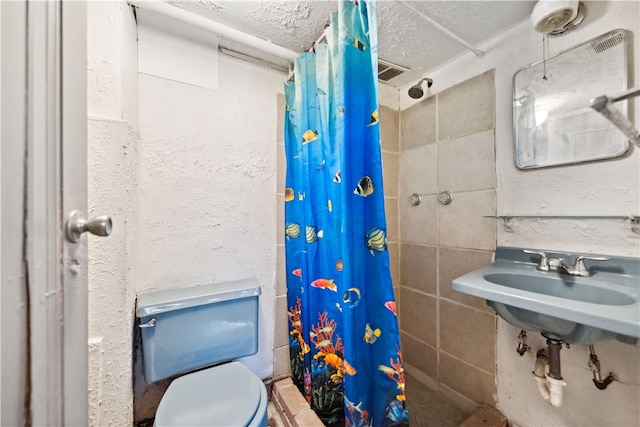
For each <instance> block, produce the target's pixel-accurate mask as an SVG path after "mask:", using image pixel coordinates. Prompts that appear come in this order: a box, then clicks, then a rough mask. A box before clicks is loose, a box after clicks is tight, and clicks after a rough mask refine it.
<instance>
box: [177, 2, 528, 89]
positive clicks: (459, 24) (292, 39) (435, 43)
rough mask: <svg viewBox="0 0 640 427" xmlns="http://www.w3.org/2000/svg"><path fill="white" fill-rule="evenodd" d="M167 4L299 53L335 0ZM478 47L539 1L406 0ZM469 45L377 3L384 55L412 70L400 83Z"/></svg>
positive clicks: (394, 5) (406, 12) (399, 8)
mask: <svg viewBox="0 0 640 427" xmlns="http://www.w3.org/2000/svg"><path fill="white" fill-rule="evenodd" d="M169 3H171V4H173V5H175V6H178V7H180V8H183V9H186V10H188V11H190V12H193V13H196V14H198V15H200V16H202V17H205V18H208V19H211V20H213V21H216V22H219V23H221V24H224V25H227V26H229V27H232V28H235V29H237V30H241V31H243V32H245V33H248V34H251V35H254V36H257V37H259V38H262V39H265V40H269V41H272V42H273V43H276V44H278V45H281V46H283V47H286V48H288V49H291V50H293V51H296V52H301V51H304V50H307V49H309V48H310V47H311V45H312V43H313V42H314V41H315V40H317V39H318V37H320V35H321V34H322V30H323V28H324V27H325V25H326V23H327V20H328V17H329V13H330V12H331V11H334V10H336V9H337V2H336V1H318V0H315V1H308V0H304V1H302V0H257V1H237V0H199V1H169ZM405 3H408V4H409V5H410V6H412V7H413V8H415V9H416V10H418V11H419V12H420V13H421V14H424V15H426V16H427V17H428V18H431V19H432V20H434V21H436V22H437V23H438V24H440V25H442V26H443V27H445V28H446V29H448V30H449V31H451V32H452V33H454V34H455V35H457V36H458V37H460V38H461V39H463V40H464V41H466V42H467V43H469V44H470V45H472V46H474V47H476V46H478V44H480V43H482V42H483V41H485V40H487V39H489V38H491V37H492V36H493V35H495V34H496V33H498V32H500V31H502V30H504V29H505V28H508V27H510V26H511V25H513V24H515V23H516V22H519V21H521V20H522V19H525V18H526V17H528V16H529V15H530V13H531V10H532V9H533V6H534V5H535V1H504V0H502V1H493V0H482V1H460V0H449V1H407V2H405ZM465 51H467V49H466V48H465V47H464V46H463V45H461V44H460V43H459V42H457V41H455V40H454V39H453V38H451V37H450V36H448V35H446V34H445V33H443V32H442V31H441V30H439V29H438V28H437V27H436V26H433V25H432V24H430V23H429V22H428V21H427V20H425V19H424V18H423V17H421V16H419V15H418V14H416V13H414V12H413V11H411V10H408V9H407V8H406V7H404V6H403V5H402V4H400V3H399V2H396V1H384V0H381V1H378V54H379V57H380V59H383V60H385V61H388V62H391V63H394V64H398V65H401V66H403V67H406V68H409V69H410V70H412V71H411V72H410V73H406V74H404V75H401V76H399V77H397V78H395V79H393V80H391V81H390V83H391V84H393V85H394V86H401V85H403V84H406V83H408V82H410V81H411V80H413V79H416V78H417V77H419V76H421V75H422V74H423V73H426V72H427V71H429V70H432V69H433V68H435V67H437V66H438V65H440V64H442V63H444V62H445V61H447V60H449V59H451V58H453V57H455V56H457V55H459V54H461V53H463V52H465Z"/></svg>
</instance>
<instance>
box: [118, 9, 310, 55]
mask: <svg viewBox="0 0 640 427" xmlns="http://www.w3.org/2000/svg"><path fill="white" fill-rule="evenodd" d="M128 3H129V4H130V5H131V6H135V7H138V8H140V9H146V10H150V11H152V12H156V13H159V14H161V15H164V16H167V17H169V18H173V19H176V20H178V21H181V22H185V23H187V24H190V25H193V26H194V27H198V28H201V29H203V30H207V31H211V32H212V33H215V34H217V35H219V36H220V37H222V38H225V39H228V40H231V41H235V42H238V43H242V44H244V45H247V46H250V47H253V48H255V49H258V50H261V51H263V52H265V53H267V54H270V55H273V56H276V57H278V58H282V59H285V60H287V61H289V62H293V60H294V59H295V58H296V57H297V56H298V53H297V52H294V51H293V50H290V49H287V48H285V47H282V46H280V45H277V44H275V43H272V42H270V41H268V40H264V39H261V38H259V37H256V36H252V35H251V34H247V33H245V32H243V31H240V30H236V29H235V28H231V27H227V26H226V25H223V24H220V23H218V22H215V21H211V20H210V19H207V18H203V17H202V16H199V15H196V14H195V13H191V12H188V11H186V10H184V9H180V8H179V7H176V6H172V5H170V4H169V3H165V2H161V1H148V0H147V1H144V0H129V1H128Z"/></svg>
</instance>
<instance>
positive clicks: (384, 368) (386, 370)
mask: <svg viewBox="0 0 640 427" xmlns="http://www.w3.org/2000/svg"><path fill="white" fill-rule="evenodd" d="M378 370H380V371H382V372H384V373H385V374H387V375H395V374H397V373H398V372H396V370H395V369H393V368H390V367H388V366H385V365H378Z"/></svg>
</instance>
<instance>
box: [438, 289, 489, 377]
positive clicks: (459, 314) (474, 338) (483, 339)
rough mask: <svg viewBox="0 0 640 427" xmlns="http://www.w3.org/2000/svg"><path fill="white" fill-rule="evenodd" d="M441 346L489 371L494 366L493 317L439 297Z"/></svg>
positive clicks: (448, 351)
mask: <svg viewBox="0 0 640 427" xmlns="http://www.w3.org/2000/svg"><path fill="white" fill-rule="evenodd" d="M440 325H441V333H440V349H441V350H443V351H446V352H447V353H449V354H452V355H454V356H456V357H457V358H459V359H461V360H464V361H465V362H467V363H470V364H472V365H474V366H477V367H479V368H481V369H483V370H485V371H488V372H495V365H496V316H495V315H492V314H488V313H486V312H484V311H480V310H476V309H473V308H469V307H466V306H464V305H460V304H456V303H453V302H449V301H447V300H443V299H441V300H440Z"/></svg>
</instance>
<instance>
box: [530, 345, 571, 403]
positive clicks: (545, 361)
mask: <svg viewBox="0 0 640 427" xmlns="http://www.w3.org/2000/svg"><path fill="white" fill-rule="evenodd" d="M547 346H548V349H546V348H542V349H540V350H538V353H537V357H536V363H535V366H534V368H533V378H534V379H535V381H536V384H537V385H538V391H540V394H541V395H542V397H543V398H544V400H546V401H547V402H549V403H550V404H551V405H552V406H555V407H558V406H561V405H562V387H564V386H565V385H567V383H565V382H564V381H563V380H562V375H561V373H560V349H561V348H562V341H559V340H554V339H547ZM547 368H548V370H549V371H548V372H547Z"/></svg>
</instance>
